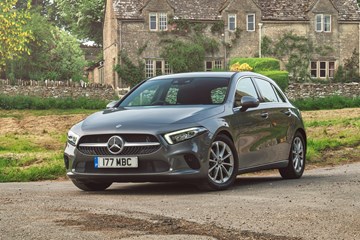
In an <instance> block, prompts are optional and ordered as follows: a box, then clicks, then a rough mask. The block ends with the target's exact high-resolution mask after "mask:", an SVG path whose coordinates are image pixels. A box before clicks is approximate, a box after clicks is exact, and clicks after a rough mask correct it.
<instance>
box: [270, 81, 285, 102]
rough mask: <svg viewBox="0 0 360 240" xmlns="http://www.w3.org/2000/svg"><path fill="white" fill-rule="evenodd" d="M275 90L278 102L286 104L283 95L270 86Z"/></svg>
mask: <svg viewBox="0 0 360 240" xmlns="http://www.w3.org/2000/svg"><path fill="white" fill-rule="evenodd" d="M272 87H273V88H274V90H275V94H276V96H277V98H278V99H279V102H286V100H285V97H284V95H283V94H282V93H281V92H280V91H279V89H277V88H276V87H275V86H274V85H273V86H272Z"/></svg>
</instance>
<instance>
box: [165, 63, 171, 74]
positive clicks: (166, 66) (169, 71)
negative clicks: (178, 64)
mask: <svg viewBox="0 0 360 240" xmlns="http://www.w3.org/2000/svg"><path fill="white" fill-rule="evenodd" d="M171 73H172V70H171V67H170V64H169V62H168V61H165V74H171Z"/></svg>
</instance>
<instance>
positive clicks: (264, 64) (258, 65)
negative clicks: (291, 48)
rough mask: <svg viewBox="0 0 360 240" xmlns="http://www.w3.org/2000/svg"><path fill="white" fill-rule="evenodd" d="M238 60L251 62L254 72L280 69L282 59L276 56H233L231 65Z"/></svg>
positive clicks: (239, 61)
mask: <svg viewBox="0 0 360 240" xmlns="http://www.w3.org/2000/svg"><path fill="white" fill-rule="evenodd" d="M237 62H238V63H240V64H243V63H247V64H249V65H250V67H252V68H253V71H254V72H259V71H272V70H274V71H277V70H280V61H279V60H277V59H275V58H232V59H231V60H230V66H231V65H232V64H234V63H237Z"/></svg>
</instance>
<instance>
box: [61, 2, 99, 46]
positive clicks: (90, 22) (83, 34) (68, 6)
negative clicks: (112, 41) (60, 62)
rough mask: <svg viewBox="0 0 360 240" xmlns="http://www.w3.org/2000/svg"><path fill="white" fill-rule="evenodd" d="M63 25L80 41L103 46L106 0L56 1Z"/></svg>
mask: <svg viewBox="0 0 360 240" xmlns="http://www.w3.org/2000/svg"><path fill="white" fill-rule="evenodd" d="M54 2H55V4H56V5H57V7H58V9H59V17H60V19H61V21H62V22H61V24H62V25H63V26H64V27H65V29H66V30H69V31H70V32H71V33H72V34H74V35H75V36H77V37H78V38H79V39H86V40H92V41H94V42H95V43H96V44H98V45H101V44H102V34H103V32H102V30H103V22H104V15H105V14H104V13H105V2H106V1H104V0H76V1H74V0H54Z"/></svg>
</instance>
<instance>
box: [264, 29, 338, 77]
mask: <svg viewBox="0 0 360 240" xmlns="http://www.w3.org/2000/svg"><path fill="white" fill-rule="evenodd" d="M332 51H333V48H331V47H330V46H320V47H314V44H313V42H312V41H311V40H310V39H308V38H307V37H304V36H298V35H296V34H294V33H292V32H286V33H284V34H283V35H282V36H281V37H280V38H279V39H278V40H277V41H273V40H271V39H270V38H268V37H264V38H263V41H262V52H263V54H264V56H273V57H275V58H277V59H280V60H282V61H283V62H285V63H286V64H285V67H286V70H287V71H288V72H289V73H290V75H291V77H292V79H293V80H294V81H305V80H307V79H311V78H310V74H309V64H310V61H311V59H312V58H313V56H314V55H315V54H319V55H321V56H325V55H327V54H329V53H331V52H332Z"/></svg>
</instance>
